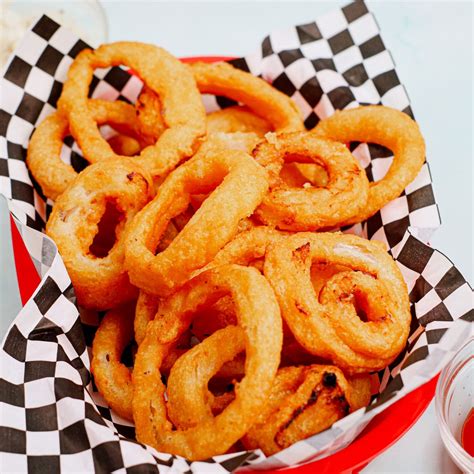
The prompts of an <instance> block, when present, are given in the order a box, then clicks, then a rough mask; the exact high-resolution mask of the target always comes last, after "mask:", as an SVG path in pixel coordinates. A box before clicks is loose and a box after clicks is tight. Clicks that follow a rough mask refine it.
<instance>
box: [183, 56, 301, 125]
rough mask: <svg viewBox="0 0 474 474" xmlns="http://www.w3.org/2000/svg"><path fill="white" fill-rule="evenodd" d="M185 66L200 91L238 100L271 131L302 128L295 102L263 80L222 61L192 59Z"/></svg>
mask: <svg viewBox="0 0 474 474" xmlns="http://www.w3.org/2000/svg"><path fill="white" fill-rule="evenodd" d="M189 67H190V69H191V71H192V73H193V74H194V78H195V79H196V83H197V87H198V89H199V91H200V92H201V94H215V95H223V96H226V97H229V98H230V99H233V100H236V101H237V102H241V103H243V104H244V105H246V106H247V107H248V108H249V109H250V110H251V111H252V112H253V113H254V114H255V115H258V116H259V117H261V118H263V119H265V120H266V121H267V122H268V123H269V124H270V125H271V127H272V128H273V129H274V130H275V131H278V132H283V131H296V130H304V125H303V121H302V120H301V115H300V111H299V109H298V107H297V105H296V104H295V102H293V100H292V99H291V98H290V97H288V96H287V95H285V94H283V93H282V92H280V91H279V90H277V89H275V88H274V87H272V86H271V85H270V84H269V83H268V82H266V81H264V80H263V79H260V78H259V77H256V76H253V75H252V74H250V73H248V72H245V71H241V70H240V69H237V68H234V67H233V66H232V65H231V64H229V63H224V62H220V63H212V64H208V63H202V62H195V63H191V64H189Z"/></svg>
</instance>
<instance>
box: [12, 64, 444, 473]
mask: <svg viewBox="0 0 474 474" xmlns="http://www.w3.org/2000/svg"><path fill="white" fill-rule="evenodd" d="M229 59H233V57H223V56H202V57H189V58H182V61H183V62H195V61H204V62H216V61H226V60H229ZM11 224H12V225H11V232H12V243H13V251H14V257H15V266H16V269H17V272H16V273H17V278H18V287H19V289H20V296H21V300H22V303H23V305H24V304H25V303H26V302H27V301H28V299H29V298H30V296H31V295H32V293H33V292H34V291H35V289H36V288H37V286H38V285H39V283H40V278H39V275H38V273H37V271H36V269H35V267H34V265H33V262H32V261H31V258H30V256H29V253H28V251H27V249H26V247H25V244H24V243H23V239H22V237H21V235H20V233H19V232H18V229H17V227H16V225H15V224H14V222H13V220H12V221H11ZM436 381H437V377H436V378H434V379H433V380H431V381H430V382H428V383H426V384H425V385H423V386H421V387H419V388H418V389H416V390H414V391H413V392H411V393H410V394H408V395H406V396H405V397H403V398H402V399H401V400H399V401H398V402H396V403H394V404H393V405H392V406H390V407H389V408H387V409H386V410H385V411H383V412H382V413H380V414H379V415H377V416H376V417H375V418H374V419H373V420H372V421H371V422H370V423H369V424H368V425H367V427H366V428H365V429H364V431H363V432H362V433H361V434H360V435H359V436H358V437H357V438H356V439H355V440H354V441H353V442H352V443H351V444H350V445H349V446H347V447H346V448H344V449H342V450H340V451H339V452H337V453H335V454H333V455H332V456H328V457H326V458H324V459H321V460H319V461H314V462H311V463H308V464H305V465H302V466H298V467H295V468H286V469H280V470H274V471H266V472H267V473H282V472H285V471H290V470H291V472H294V473H297V474H313V473H315V472H317V473H319V474H325V473H340V474H350V473H353V474H356V473H358V472H359V471H360V470H361V469H363V468H364V467H365V466H366V465H367V464H368V463H369V462H370V461H372V460H373V459H374V458H376V457H377V456H378V455H379V454H381V453H382V452H383V451H385V450H386V449H388V448H389V447H390V446H392V445H393V444H394V443H395V442H396V441H397V440H398V439H400V438H401V437H402V436H403V435H404V434H405V433H406V432H407V431H408V430H409V429H410V428H411V427H412V426H413V425H414V424H415V423H416V421H417V420H418V419H419V418H420V416H421V415H422V414H423V412H424V411H425V410H426V408H427V407H428V405H429V404H430V402H431V400H432V399H433V397H434V393H435V387H436Z"/></svg>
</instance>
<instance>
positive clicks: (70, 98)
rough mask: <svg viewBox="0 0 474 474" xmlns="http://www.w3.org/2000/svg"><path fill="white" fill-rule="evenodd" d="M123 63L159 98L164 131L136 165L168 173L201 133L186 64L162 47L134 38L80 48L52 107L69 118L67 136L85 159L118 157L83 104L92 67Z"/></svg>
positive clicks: (196, 94)
mask: <svg viewBox="0 0 474 474" xmlns="http://www.w3.org/2000/svg"><path fill="white" fill-rule="evenodd" d="M118 65H125V66H128V67H130V68H132V69H133V70H134V71H136V72H137V73H138V74H139V75H140V77H141V79H142V80H143V81H144V82H145V84H146V85H147V86H148V87H149V88H150V89H151V90H152V91H153V92H154V93H155V94H157V95H158V97H159V98H160V101H161V103H162V107H161V115H162V116H163V121H164V123H165V124H166V127H167V128H166V130H165V131H164V132H163V133H162V134H161V136H160V137H159V138H158V140H157V142H156V143H155V144H154V145H152V146H149V147H146V148H144V149H143V150H142V151H141V153H140V155H139V161H140V163H141V164H142V165H143V166H144V167H145V168H146V169H147V170H148V171H149V172H150V173H151V174H152V176H153V177H154V178H155V177H156V178H157V177H161V176H164V175H166V174H167V173H169V172H170V171H171V170H172V169H173V168H175V167H176V166H177V165H178V164H179V163H180V162H181V161H182V160H183V159H185V158H187V157H189V156H191V155H192V154H193V152H194V151H195V147H196V144H197V140H198V139H199V138H200V137H201V136H202V135H203V134H204V133H205V130H206V122H205V119H206V116H205V111H204V106H203V104H202V101H201V97H200V95H199V91H198V90H197V87H196V84H195V81H194V78H193V77H192V74H190V72H189V70H188V68H187V67H186V66H185V65H183V64H182V63H181V62H180V61H179V60H177V59H176V58H175V57H173V56H172V55H171V54H169V53H168V52H167V51H165V50H164V49H162V48H159V47H157V46H153V45H148V44H144V43H135V42H117V43H111V44H104V45H102V46H100V47H99V48H97V49H96V50H94V51H92V50H89V49H85V50H82V51H81V52H80V53H79V54H78V55H77V57H76V59H75V60H74V62H73V63H72V64H71V67H70V68H69V72H68V76H67V80H66V82H65V83H64V87H63V92H62V94H61V97H60V99H59V101H58V109H59V110H60V111H61V112H62V113H64V114H65V115H66V116H67V118H68V120H69V127H70V130H71V133H72V135H73V136H74V138H75V139H76V140H77V142H78V143H79V146H80V147H81V150H82V151H83V153H84V156H85V157H86V159H87V160H88V161H90V162H91V163H94V162H98V161H102V160H110V159H114V158H120V157H121V155H117V154H116V153H114V152H113V151H112V149H111V147H110V145H109V144H108V143H107V142H106V141H105V140H104V139H103V138H102V136H101V135H100V133H99V131H98V129H97V126H96V122H95V121H94V118H93V116H92V114H91V113H90V111H89V109H88V107H87V101H88V98H87V96H88V92H89V86H90V83H91V80H92V75H93V72H94V69H96V68H106V67H110V66H118Z"/></svg>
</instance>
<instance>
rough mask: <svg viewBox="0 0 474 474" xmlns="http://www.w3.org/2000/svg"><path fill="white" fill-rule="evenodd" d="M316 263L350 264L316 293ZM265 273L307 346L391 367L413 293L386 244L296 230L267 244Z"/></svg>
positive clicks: (361, 367)
mask: <svg viewBox="0 0 474 474" xmlns="http://www.w3.org/2000/svg"><path fill="white" fill-rule="evenodd" d="M317 262H327V263H330V264H336V265H344V266H346V267H349V268H350V269H351V270H350V271H342V272H339V273H336V274H335V275H334V276H332V277H331V278H329V280H328V281H327V282H326V283H325V284H324V286H323V287H322V288H321V290H320V291H319V294H318V293H315V290H314V287H313V285H312V282H311V278H310V270H311V265H312V264H313V263H317ZM264 274H265V276H266V277H267V279H268V280H269V282H270V284H271V285H272V287H273V289H274V290H275V293H276V295H277V298H278V301H279V303H280V307H281V310H282V316H283V318H284V320H285V321H286V323H287V324H288V327H289V328H290V330H291V332H292V333H293V335H294V336H295V338H296V340H297V341H298V342H299V343H300V344H301V345H302V346H303V347H304V348H305V349H306V350H307V351H308V352H310V353H312V354H315V355H317V356H320V357H323V358H325V359H328V360H331V361H332V362H333V363H335V364H337V365H338V366H339V367H341V368H342V369H344V370H345V371H347V372H348V373H360V372H370V371H373V370H378V369H382V368H384V367H386V366H387V365H388V364H389V363H390V362H391V361H392V360H393V359H394V358H395V357H396V356H397V355H398V354H399V353H400V351H401V350H402V349H403V348H404V346H405V343H406V340H407V337H408V333H409V329H410V321H411V315H410V304H409V300H408V291H407V288H406V284H405V282H404V280H403V277H402V275H401V273H400V270H399V269H398V267H397V265H396V264H395V262H394V261H393V260H392V258H391V257H390V255H389V254H388V253H387V252H386V251H385V250H384V249H383V248H382V244H379V243H377V242H374V241H368V240H365V239H362V238H360V237H357V236H354V235H349V234H330V233H327V234H324V233H321V234H312V233H299V234H294V235H292V236H290V237H287V238H286V239H283V240H280V241H279V242H277V243H276V244H274V245H271V246H270V247H269V248H268V249H267V253H266V257H265V264H264ZM357 310H359V312H362V313H365V318H366V319H367V322H364V321H362V320H361V318H360V317H359V315H358V313H357Z"/></svg>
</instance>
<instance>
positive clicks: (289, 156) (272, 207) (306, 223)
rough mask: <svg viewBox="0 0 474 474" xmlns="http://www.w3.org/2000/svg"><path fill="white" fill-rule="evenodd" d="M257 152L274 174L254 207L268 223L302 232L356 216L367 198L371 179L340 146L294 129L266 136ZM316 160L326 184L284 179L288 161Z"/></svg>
mask: <svg viewBox="0 0 474 474" xmlns="http://www.w3.org/2000/svg"><path fill="white" fill-rule="evenodd" d="M266 138H267V141H266V142H261V143H260V144H259V145H258V146H257V148H256V149H255V150H254V152H253V154H254V157H255V160H256V161H257V163H259V164H260V165H262V166H264V167H265V168H266V169H267V170H268V172H269V176H270V191H269V193H268V194H267V195H266V196H265V198H264V200H263V202H262V204H261V205H260V206H259V208H258V209H257V211H256V213H255V214H256V216H257V217H258V218H259V219H260V220H261V221H262V222H264V223H265V224H267V225H272V226H276V227H278V228H279V229H284V230H294V231H304V230H317V229H324V228H331V227H337V226H339V225H340V224H341V223H342V222H344V221H346V220H347V219H349V218H351V217H353V216H355V215H357V214H358V213H359V212H361V210H362V209H363V207H364V206H365V204H366V202H367V196H368V190H369V181H368V179H367V176H366V174H365V172H364V170H363V169H362V168H361V166H360V165H359V163H358V162H357V160H356V159H355V158H354V157H353V156H352V155H351V153H350V152H349V150H348V149H347V148H346V147H345V146H344V145H342V144H340V143H337V142H332V141H329V140H324V139H322V140H321V139H318V138H317V137H316V136H315V135H314V134H313V135H312V134H310V133H305V132H296V133H291V134H282V135H269V134H267V135H266ZM285 161H286V162H288V161H296V162H298V161H303V162H304V161H306V162H307V161H314V162H316V163H318V164H321V165H323V166H324V167H325V168H326V170H327V172H328V182H327V185H326V186H324V187H321V188H320V187H315V188H313V187H309V188H306V187H303V188H300V189H296V188H292V187H290V186H288V185H287V184H286V183H285V182H284V181H283V180H282V179H281V178H280V177H279V175H280V171H281V169H282V166H283V164H284V162H285Z"/></svg>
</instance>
